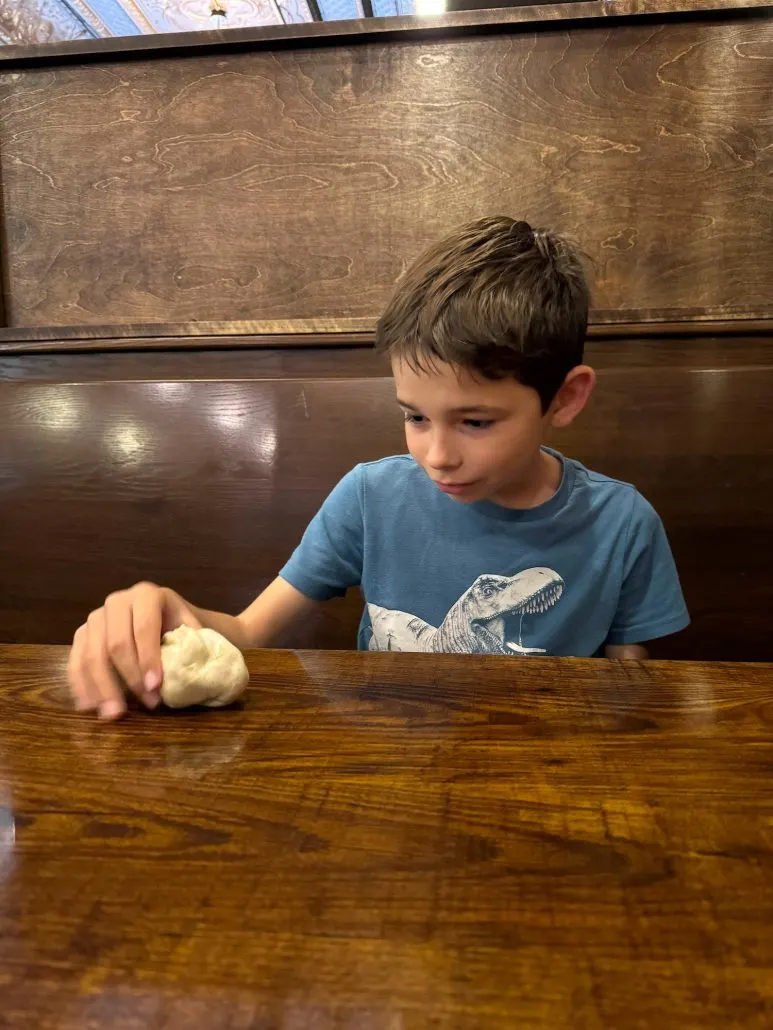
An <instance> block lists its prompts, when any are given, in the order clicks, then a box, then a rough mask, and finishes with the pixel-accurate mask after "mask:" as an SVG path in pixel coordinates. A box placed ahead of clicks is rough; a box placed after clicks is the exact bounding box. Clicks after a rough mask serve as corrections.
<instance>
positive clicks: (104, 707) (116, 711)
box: [99, 701, 125, 719]
mask: <svg viewBox="0 0 773 1030" xmlns="http://www.w3.org/2000/svg"><path fill="white" fill-rule="evenodd" d="M124 711H125V709H124V706H123V705H122V704H121V702H120V701H103V702H102V704H101V705H100V706H99V717H100V719H115V718H116V716H118V715H123V713H124Z"/></svg>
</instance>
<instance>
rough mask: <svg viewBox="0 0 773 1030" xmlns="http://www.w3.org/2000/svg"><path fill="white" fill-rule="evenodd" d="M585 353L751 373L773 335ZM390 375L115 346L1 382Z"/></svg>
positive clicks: (317, 352) (343, 361) (35, 362)
mask: <svg viewBox="0 0 773 1030" xmlns="http://www.w3.org/2000/svg"><path fill="white" fill-rule="evenodd" d="M139 342H140V343H141V341H139ZM585 351H586V353H585V357H586V360H587V361H588V363H589V364H591V365H593V366H594V367H595V368H597V369H608V368H640V369H643V370H647V369H649V368H653V367H654V368H696V369H705V368H743V367H749V366H767V365H771V364H773V336H771V337H770V338H765V337H755V336H742V337H737V338H733V337H728V336H720V337H705V338H704V337H694V338H682V339H676V338H674V339H672V338H666V339H660V340H659V339H639V340H635V341H633V340H631V341H629V340H623V341H620V340H613V339H599V340H591V341H590V342H589V343H588V345H587V346H586V348H585ZM385 372H388V366H387V363H386V362H385V360H384V359H383V358H381V357H379V356H377V355H376V354H374V352H373V350H372V348H370V347H359V346H358V347H345V346H340V347H334V346H324V347H303V348H285V349H272V348H269V347H265V346H259V347H253V348H249V347H246V346H245V347H242V348H240V349H238V350H226V349H224V348H220V347H216V348H215V349H213V350H186V349H182V348H181V349H178V350H171V351H164V350H155V349H151V350H123V349H121V350H113V349H112V348H110V346H109V341H107V344H106V347H105V349H103V350H101V351H92V352H83V353H81V352H77V353H73V352H72V351H71V350H70V348H69V341H64V342H63V343H62V344H61V348H60V351H59V352H58V353H56V352H51V353H38V352H33V353H32V354H14V353H10V354H8V353H3V349H2V346H0V380H3V379H17V380H21V379H28V380H53V381H57V380H58V381H68V382H77V383H83V382H95V381H97V382H99V381H104V380H124V379H142V380H164V379H174V380H177V379H180V380H188V379H303V378H313V379H318V378H319V379H325V378H332V379H334V378H341V377H347V378H349V377H357V376H362V377H368V376H383V375H384V374H385Z"/></svg>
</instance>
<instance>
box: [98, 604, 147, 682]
mask: <svg viewBox="0 0 773 1030" xmlns="http://www.w3.org/2000/svg"><path fill="white" fill-rule="evenodd" d="M105 637H106V645H107V653H108V655H109V658H110V661H111V662H112V664H113V667H114V668H115V669H116V671H117V672H118V673H119V674H120V676H121V677H122V679H123V680H124V682H125V683H126V685H127V687H128V688H129V690H131V692H132V693H133V694H136V695H137V697H139V698H141V697H142V695H143V694H144V692H145V688H144V686H143V684H142V671H141V669H140V663H139V659H138V657H137V648H136V645H135V643H134V624H133V620H132V610H131V605H130V603H129V600H128V596H127V594H126V593H125V592H124V593H120V594H111V595H110V596H109V597H108V599H107V600H106V601H105Z"/></svg>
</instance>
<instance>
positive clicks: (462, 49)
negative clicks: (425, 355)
mask: <svg viewBox="0 0 773 1030" xmlns="http://www.w3.org/2000/svg"><path fill="white" fill-rule="evenodd" d="M569 6H571V5H569ZM514 10H517V9H514ZM534 10H536V11H542V12H545V11H547V10H548V9H547V8H545V7H538V8H534ZM472 13H475V14H483V13H484V12H472ZM472 13H471V14H472ZM502 13H503V12H497V14H498V15H501V14H502ZM565 14H566V12H564V16H565ZM769 14H770V11H769V10H766V9H764V8H763V9H760V10H759V11H758V12H757V14H756V15H755V14H754V12H751V13H749V12H745V13H744V12H742V11H732V10H731V11H729V12H726V13H724V14H721V13H717V14H715V15H714V16H712V17H711V18H707V19H697V20H696V19H692V18H686V17H685V18H680V17H676V18H668V19H665V16H664V17H663V18H661V19H660V20H658V19H657V18H655V20H654V21H653V20H649V19H647V18H632V19H630V20H629V21H620V22H616V21H615V20H614V19H611V20H610V19H607V20H605V21H603V23H601V24H598V23H588V24H587V25H585V24H584V23H583V22H582V21H581V20H580V21H574V22H572V23H571V25H569V24H565V25H559V26H558V27H555V28H554V27H547V28H545V27H544V26H543V27H541V28H540V29H539V31H537V30H536V29H535V28H534V27H533V26H532V27H529V26H527V27H525V28H519V27H518V26H517V25H514V26H512V27H511V28H509V29H506V31H502V30H501V26H500V30H499V31H497V32H496V33H494V32H492V33H491V34H485V33H483V34H477V35H468V36H464V35H460V36H459V37H458V38H453V39H450V38H445V37H443V36H442V35H439V36H438V37H437V38H434V39H426V40H421V39H415V40H414V39H412V40H408V41H401V40H400V38H399V36H396V37H395V38H394V39H392V40H390V41H389V42H388V43H385V42H384V41H383V40H382V41H380V42H375V41H366V42H362V43H360V44H357V45H343V44H336V45H331V46H326V47H316V48H297V47H294V48H284V49H274V50H270V51H268V50H252V51H249V52H235V51H234V52H229V53H225V52H223V53H214V52H213V53H209V52H202V53H201V54H200V55H198V56H192V57H190V58H186V59H185V60H179V59H177V58H175V57H173V56H168V55H167V56H164V57H161V58H157V59H150V58H148V57H145V58H143V59H138V60H135V61H131V62H123V63H114V62H110V61H92V62H90V63H80V64H66V65H59V66H54V65H53V64H52V65H50V66H46V67H37V68H35V67H30V68H22V69H18V70H16V71H13V72H11V71H10V70H8V71H5V70H4V71H3V73H2V75H0V109H1V110H2V112H3V121H2V129H0V162H1V164H2V169H1V170H2V176H3V183H4V198H3V203H4V206H5V212H6V232H7V235H8V258H7V263H8V276H9V284H10V290H9V296H8V297H7V321H8V323H9V325H11V326H20V327H24V326H59V325H61V326H67V325H83V324H94V325H104V324H106V323H119V324H120V323H123V324H135V323H141V322H165V323H166V322H170V321H173V322H181V323H186V322H191V321H197V320H214V321H218V320H220V321H223V320H225V321H231V320H247V321H254V320H257V321H282V320H288V319H297V318H301V319H320V320H322V321H323V323H324V322H325V321H326V320H330V319H374V318H375V317H377V316H378V314H379V313H380V311H381V309H382V307H383V305H384V303H385V301H386V299H387V297H388V296H389V294H390V293H391V290H392V288H393V284H394V282H395V281H396V279H397V278H398V277H399V275H400V274H401V272H402V270H403V268H404V267H405V265H406V263H407V262H409V261H411V260H412V259H413V258H414V257H415V256H416V255H417V254H418V253H419V251H420V250H422V249H423V248H424V246H426V245H427V244H428V243H429V242H431V241H434V240H435V239H436V238H438V237H439V236H441V235H442V234H444V233H446V232H448V231H449V230H451V229H452V228H454V227H455V226H457V225H458V224H460V223H461V222H464V221H466V220H468V219H470V218H474V217H477V216H480V215H483V214H491V213H492V212H499V211H502V212H507V213H512V214H518V215H519V216H523V217H526V218H528V219H529V220H531V221H532V222H534V223H536V224H547V225H550V226H553V227H556V228H559V229H563V230H568V231H571V232H573V233H574V234H575V235H577V236H578V237H579V238H580V239H581V241H582V243H583V245H584V246H585V247H586V249H587V250H588V252H589V254H590V256H591V258H592V259H593V261H594V262H595V266H596V274H597V283H596V291H595V309H594V319H595V320H596V321H622V322H630V321H637V320H647V319H649V320H652V319H654V320H657V319H658V318H667V319H669V320H673V319H675V318H679V317H694V316H696V315H697V316H699V317H703V318H716V319H729V318H743V319H748V318H754V317H757V316H760V317H763V316H768V315H769V314H770V297H769V283H770V281H771V279H773V237H772V236H771V233H770V231H769V218H768V216H767V212H768V209H769V206H770V203H771V201H772V200H773V192H772V191H773V186H771V183H773V178H771V176H770V174H769V171H770V168H769V163H770V156H769V155H770V154H771V152H773V150H772V149H771V148H772V147H773V136H772V135H771V122H770V119H769V117H768V113H769V111H770V109H771V107H773V75H771V66H772V65H773V20H771V18H770V17H769ZM486 15H487V16H488V12H487V13H486ZM680 313H681V314H680Z"/></svg>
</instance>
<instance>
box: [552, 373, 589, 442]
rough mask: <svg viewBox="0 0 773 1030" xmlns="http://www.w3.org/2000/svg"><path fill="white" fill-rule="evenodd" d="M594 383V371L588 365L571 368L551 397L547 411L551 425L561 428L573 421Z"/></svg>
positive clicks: (583, 405)
mask: <svg viewBox="0 0 773 1030" xmlns="http://www.w3.org/2000/svg"><path fill="white" fill-rule="evenodd" d="M595 385H596V373H595V372H594V371H593V369H592V368H591V367H590V366H589V365H577V366H576V367H575V368H573V369H572V370H571V372H570V373H569V374H568V375H567V377H566V379H564V381H563V383H562V384H561V388H560V389H559V391H558V393H557V394H556V395H555V397H554V398H553V403H552V404H551V405H550V408H549V409H548V412H547V418H548V421H549V423H550V425H551V426H553V427H555V428H556V429H563V428H564V427H565V426H568V425H569V424H570V423H571V422H573V421H574V420H575V419H576V418H577V416H578V415H579V414H580V412H581V411H582V409H583V408H584V407H585V405H586V404H587V403H588V398H589V397H590V395H591V394H592V393H593V387H594V386H595Z"/></svg>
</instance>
